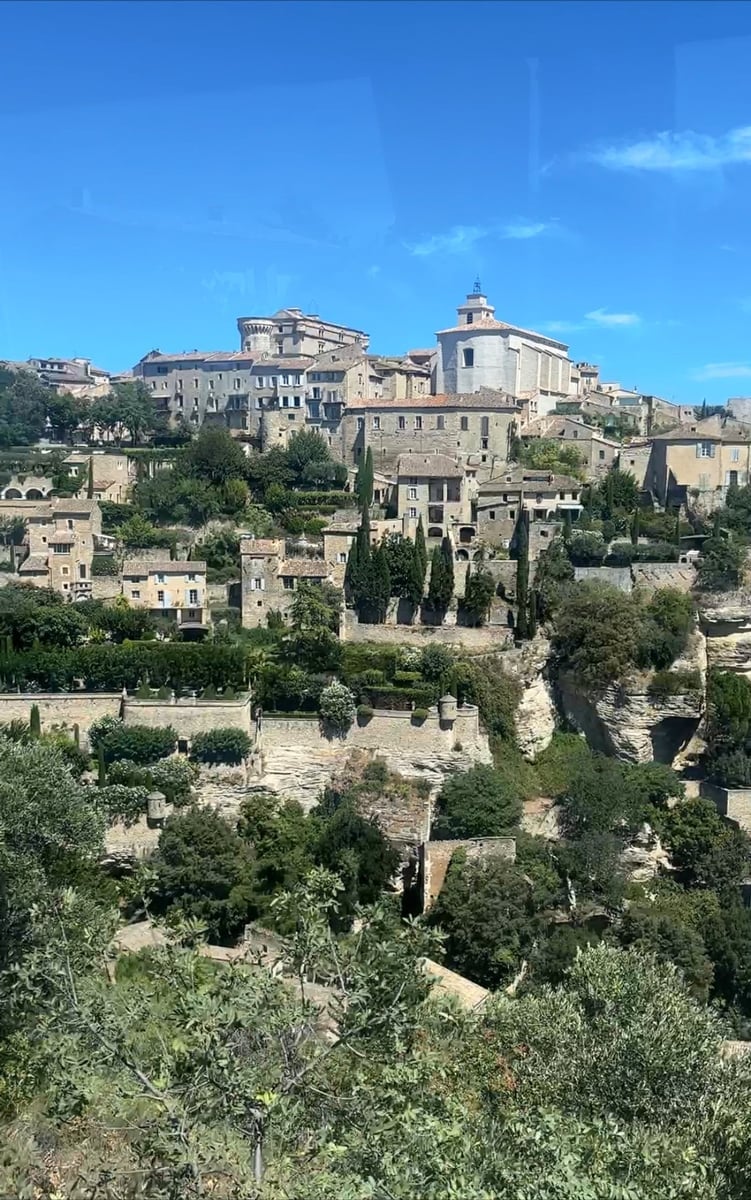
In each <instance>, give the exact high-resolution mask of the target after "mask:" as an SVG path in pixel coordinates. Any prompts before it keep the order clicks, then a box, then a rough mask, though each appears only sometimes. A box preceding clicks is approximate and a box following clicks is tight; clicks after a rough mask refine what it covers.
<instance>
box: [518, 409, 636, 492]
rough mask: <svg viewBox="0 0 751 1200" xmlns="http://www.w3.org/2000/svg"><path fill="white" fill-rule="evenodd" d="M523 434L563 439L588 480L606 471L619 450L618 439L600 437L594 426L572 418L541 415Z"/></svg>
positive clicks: (556, 439) (600, 434) (553, 439)
mask: <svg viewBox="0 0 751 1200" xmlns="http://www.w3.org/2000/svg"><path fill="white" fill-rule="evenodd" d="M525 436H526V437H538V438H542V439H545V440H550V441H561V442H565V443H566V445H567V446H570V447H572V448H573V449H575V450H576V452H577V454H578V455H579V460H580V462H581V466H582V470H583V471H584V474H585V475H586V476H587V478H588V479H597V478H599V476H600V475H603V474H604V473H605V472H606V471H609V470H610V468H611V467H612V465H613V463H614V462H615V460H616V459H617V457H618V455H619V452H620V449H621V444H620V442H616V441H615V440H614V439H613V438H606V437H604V435H603V434H602V433H601V432H600V430H599V429H598V428H597V427H596V426H594V425H587V424H586V422H585V421H580V420H578V419H577V418H576V417H566V416H548V417H542V418H541V419H540V420H538V421H535V422H533V423H531V424H530V425H529V426H528V427H527V430H526V433H525Z"/></svg>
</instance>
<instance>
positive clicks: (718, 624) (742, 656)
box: [700, 595, 751, 675]
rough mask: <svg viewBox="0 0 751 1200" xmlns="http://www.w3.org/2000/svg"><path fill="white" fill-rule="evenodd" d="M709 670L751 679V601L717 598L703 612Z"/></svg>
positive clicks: (728, 597)
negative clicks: (731, 672)
mask: <svg viewBox="0 0 751 1200" xmlns="http://www.w3.org/2000/svg"><path fill="white" fill-rule="evenodd" d="M700 619H701V627H702V629H703V630H704V633H705V635H706V640H707V658H708V661H709V665H710V667H716V668H717V669H718V670H720V671H735V672H736V673H737V674H739V675H751V597H744V596H742V595H733V596H726V597H725V596H723V597H718V598H717V600H716V601H711V602H709V603H707V601H706V599H705V601H704V604H703V606H702V609H701V617H700Z"/></svg>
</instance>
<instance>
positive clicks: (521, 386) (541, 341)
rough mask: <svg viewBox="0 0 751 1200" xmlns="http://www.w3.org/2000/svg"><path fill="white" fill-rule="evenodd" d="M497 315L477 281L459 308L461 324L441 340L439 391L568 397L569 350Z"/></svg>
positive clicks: (446, 331) (442, 332)
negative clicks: (493, 390)
mask: <svg viewBox="0 0 751 1200" xmlns="http://www.w3.org/2000/svg"><path fill="white" fill-rule="evenodd" d="M494 314H495V309H494V308H493V306H492V304H488V300H487V297H486V296H484V295H482V293H481V291H480V286H479V282H478V283H477V284H476V285H475V291H474V292H472V293H471V294H470V295H469V296H467V299H466V302H465V303H464V304H460V305H459V307H458V309H457V320H456V324H455V325H452V326H450V327H449V328H448V329H441V330H440V331H439V332H438V334H437V335H436V336H437V338H438V360H437V363H436V391H438V392H449V393H467V392H478V391H479V390H480V388H483V387H486V388H494V389H496V390H498V391H502V392H507V393H509V394H510V395H512V396H521V395H523V394H524V393H525V392H540V393H542V394H543V395H555V396H568V395H569V394H570V393H571V389H572V382H571V369H572V366H573V364H572V362H571V360H570V358H569V357H568V346H566V345H564V343H563V342H558V341H555V339H554V338H551V337H547V336H546V335H545V334H542V333H535V332H534V331H532V330H529V329H520V328H518V327H517V326H515V325H508V324H506V323H505V322H504V321H497V320H496V319H495V316H494Z"/></svg>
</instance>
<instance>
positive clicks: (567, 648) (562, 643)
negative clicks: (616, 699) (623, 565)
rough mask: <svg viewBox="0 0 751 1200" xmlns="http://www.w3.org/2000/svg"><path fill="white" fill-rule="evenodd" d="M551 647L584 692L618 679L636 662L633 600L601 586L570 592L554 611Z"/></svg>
mask: <svg viewBox="0 0 751 1200" xmlns="http://www.w3.org/2000/svg"><path fill="white" fill-rule="evenodd" d="M556 626H557V628H556V632H555V645H556V648H557V650H558V653H559V655H560V657H561V660H562V663H563V665H564V666H566V667H568V668H569V669H570V670H571V671H573V673H574V674H575V675H576V677H577V679H578V681H579V682H580V684H582V685H583V686H584V687H587V688H590V689H593V690H599V689H602V688H604V687H607V686H608V684H610V683H613V682H614V681H615V680H617V679H622V678H623V676H624V675H625V674H626V673H627V672H628V671H629V669H630V668H631V667H633V665H634V664H635V662H636V659H637V652H638V649H639V639H640V636H641V613H640V610H639V605H638V602H637V600H636V599H635V598H634V597H632V596H628V595H625V594H624V593H623V592H621V591H619V590H618V589H617V588H614V587H610V586H609V585H608V584H605V583H594V582H590V581H587V582H585V583H580V584H579V585H578V586H577V587H572V588H570V589H569V590H568V591H567V593H566V595H565V597H564V599H563V601H562V603H561V606H560V608H559V610H558V616H557V620H556Z"/></svg>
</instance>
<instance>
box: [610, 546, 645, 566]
mask: <svg viewBox="0 0 751 1200" xmlns="http://www.w3.org/2000/svg"><path fill="white" fill-rule="evenodd" d="M636 557H637V547H636V546H632V544H631V542H613V544H612V546H611V547H610V550H609V551H608V556H607V558H606V559H605V566H606V567H628V566H630V565H631V563H632V562H633V561H634V559H635V558H636Z"/></svg>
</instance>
